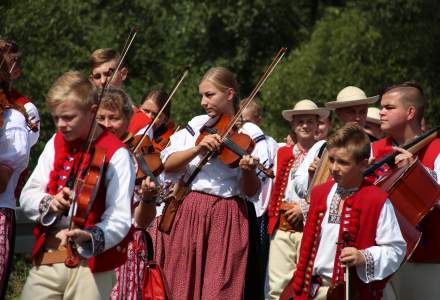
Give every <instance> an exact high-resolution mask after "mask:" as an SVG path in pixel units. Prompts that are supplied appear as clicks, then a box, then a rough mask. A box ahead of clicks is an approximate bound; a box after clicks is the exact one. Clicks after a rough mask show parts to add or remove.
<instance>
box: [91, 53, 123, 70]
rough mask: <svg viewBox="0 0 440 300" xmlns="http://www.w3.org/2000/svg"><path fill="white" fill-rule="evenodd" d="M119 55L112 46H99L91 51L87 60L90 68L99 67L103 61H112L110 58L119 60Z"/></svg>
mask: <svg viewBox="0 0 440 300" xmlns="http://www.w3.org/2000/svg"><path fill="white" fill-rule="evenodd" d="M120 57H121V56H120V55H119V53H118V52H116V51H115V50H113V49H112V48H101V49H96V50H95V51H93V53H92V54H91V55H90V56H89V62H90V67H91V68H92V69H94V68H96V67H99V66H100V65H102V64H103V63H106V62H109V61H112V60H119V59H120Z"/></svg>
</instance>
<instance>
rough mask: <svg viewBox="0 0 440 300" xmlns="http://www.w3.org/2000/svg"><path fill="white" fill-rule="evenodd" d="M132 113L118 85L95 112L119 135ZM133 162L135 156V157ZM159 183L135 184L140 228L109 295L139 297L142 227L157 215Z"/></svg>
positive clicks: (105, 94)
mask: <svg viewBox="0 0 440 300" xmlns="http://www.w3.org/2000/svg"><path fill="white" fill-rule="evenodd" d="M132 115H133V109H132V106H131V100H130V98H129V97H128V95H127V94H126V93H125V92H124V91H122V90H119V89H113V88H110V89H106V90H105V91H104V95H103V98H102V100H101V104H100V107H99V110H98V113H97V115H96V119H97V121H98V123H99V124H100V125H102V126H104V127H105V128H107V130H109V131H110V132H111V133H113V134H114V135H115V136H116V137H117V138H118V139H122V138H123V137H124V135H125V134H126V132H127V128H128V125H129V121H130V118H131V116H132ZM133 162H134V160H133ZM156 194H157V187H156V185H155V183H154V182H153V180H150V178H149V177H147V178H146V179H144V180H143V181H142V183H141V185H139V186H136V188H135V193H134V197H133V200H134V201H133V206H134V207H135V208H134V214H133V217H134V226H135V227H136V228H138V229H139V230H137V231H135V233H134V234H133V241H132V242H130V243H129V244H128V250H127V261H126V263H125V264H123V265H121V266H120V267H118V268H117V269H116V284H115V286H114V287H113V289H112V293H111V296H110V299H137V298H138V294H137V293H138V290H139V286H142V280H143V266H144V265H143V262H142V261H141V260H140V258H139V254H140V253H141V252H143V253H144V255H145V251H146V250H145V249H144V248H142V247H141V246H142V237H141V234H142V232H141V231H142V230H144V229H145V228H146V227H147V226H148V225H149V224H150V223H151V221H152V220H153V219H154V217H155V215H156V201H155V197H156Z"/></svg>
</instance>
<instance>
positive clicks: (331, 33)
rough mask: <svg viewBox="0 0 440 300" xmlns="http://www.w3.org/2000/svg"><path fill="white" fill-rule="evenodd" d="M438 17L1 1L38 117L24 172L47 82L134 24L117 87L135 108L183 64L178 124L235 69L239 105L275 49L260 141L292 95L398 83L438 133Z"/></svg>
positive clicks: (278, 134) (0, 23)
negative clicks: (201, 91)
mask: <svg viewBox="0 0 440 300" xmlns="http://www.w3.org/2000/svg"><path fill="white" fill-rule="evenodd" d="M439 19H440V2H439V1H436V0H393V1H391V0H371V1H360V0H346V1H343V0H333V1H332V0H295V1H289V0H284V1H283V0H272V1H264V0H249V1H242V0H235V1H230V0H226V1H225V0H223V1H219V0H211V1H203V0H180V1H166V0H162V1H160V0H131V1H126V0H112V1H106V0H89V1H73V0H58V1H51V0H33V1H30V0H2V1H1V3H0V36H2V37H7V38H11V39H14V40H16V41H17V42H18V44H19V45H20V47H21V49H22V52H23V63H22V69H23V75H22V78H20V80H19V81H18V82H17V83H16V86H17V88H18V89H19V90H20V91H21V92H22V93H23V94H24V95H26V96H28V97H30V98H32V99H33V100H34V102H35V104H36V105H37V106H38V108H39V110H40V114H41V116H42V130H41V138H40V141H39V143H38V144H37V145H36V146H35V147H34V149H33V153H32V159H31V166H33V165H35V163H36V159H37V158H38V155H39V153H40V152H41V151H42V149H43V147H44V144H45V142H46V141H47V140H48V139H49V137H50V136H51V135H52V134H53V132H54V126H53V123H52V120H51V117H50V113H49V111H48V109H47V107H46V106H45V104H44V99H45V94H46V93H47V90H48V89H49V87H50V85H51V84H52V83H53V81H54V80H55V79H56V78H57V77H58V76H60V75H61V74H62V73H64V72H65V71H67V70H69V69H77V70H81V71H83V72H84V73H85V74H88V73H89V72H90V69H89V65H88V56H89V55H90V53H91V52H92V51H93V50H95V49H97V48H103V47H112V48H116V49H120V48H121V47H122V46H123V43H124V41H125V39H126V37H127V35H128V33H129V30H130V28H131V27H133V26H136V27H138V28H139V34H138V35H137V37H136V40H135V42H134V44H133V46H132V48H131V50H130V52H129V54H128V59H127V65H128V68H129V78H128V80H127V81H126V84H125V89H126V91H127V92H128V93H129V94H130V95H131V97H132V99H133V100H134V102H135V103H139V102H140V100H141V97H142V96H143V95H144V94H145V93H146V92H147V91H148V90H149V89H151V88H153V87H161V88H164V89H165V90H169V89H170V88H171V86H172V85H173V83H174V80H175V79H176V78H177V77H178V75H179V73H180V72H181V70H182V68H183V66H185V65H187V64H190V65H191V66H192V68H191V72H190V75H189V76H188V77H187V79H186V80H185V81H184V83H183V85H182V86H181V88H180V89H179V90H178V92H177V94H176V96H175V98H174V99H173V103H172V105H173V109H172V114H173V119H175V121H176V123H178V124H185V123H186V122H187V121H188V120H189V119H190V118H191V117H193V116H194V115H196V114H198V113H201V112H202V111H201V107H200V104H199V102H200V100H199V97H198V89H197V85H198V81H199V79H200V78H201V76H202V75H203V73H204V72H205V71H206V70H207V69H209V68H210V67H212V66H218V65H221V66H225V67H228V68H230V69H231V70H233V71H234V72H235V73H236V74H237V77H238V79H239V81H240V83H241V91H240V92H241V95H242V96H243V97H244V96H246V95H248V94H249V92H250V91H251V89H252V87H253V85H254V84H255V81H256V80H257V78H258V77H259V75H260V73H261V72H262V71H263V69H264V67H265V66H266V65H267V64H268V63H269V62H270V60H271V58H272V57H273V55H274V54H275V53H276V52H277V50H278V49H279V48H280V47H281V46H284V47H287V48H288V49H289V55H288V56H287V58H286V59H285V60H284V61H283V62H282V63H281V64H280V65H279V67H278V68H277V69H276V70H275V72H274V73H273V75H272V76H271V77H270V78H269V80H268V81H267V83H266V84H265V85H264V86H263V89H262V90H261V93H260V94H259V96H258V101H259V102H260V104H261V105H262V107H263V112H264V116H263V117H264V122H263V125H262V127H263V129H264V130H265V131H266V132H267V133H268V134H269V135H272V136H274V137H275V138H277V139H279V140H280V139H282V137H283V136H285V134H286V133H287V132H288V131H289V127H288V124H286V123H285V122H284V121H283V120H282V118H281V115H280V112H281V110H283V109H288V108H291V107H293V106H294V104H295V103H296V102H297V101H298V100H300V99H304V98H308V99H313V100H315V101H317V102H319V103H320V104H323V103H324V102H326V101H330V100H333V99H334V98H335V97H336V95H337V93H338V91H339V90H340V89H342V88H343V87H344V86H347V85H355V86H359V87H361V88H362V89H364V90H365V91H366V93H367V95H375V94H378V93H379V92H380V90H381V89H382V88H383V87H385V86H387V85H389V84H391V83H397V82H402V81H406V80H416V81H418V82H419V83H421V85H422V86H423V87H424V89H425V93H426V95H427V98H428V99H429V106H428V110H427V120H428V125H429V126H431V127H432V126H434V125H438V117H439V115H440V112H439V108H440V101H439V100H440V99H439V88H440V80H439V79H440V78H439V77H440V70H439V69H440V51H439V50H440V27H439V26H438V24H439V21H440V20H439Z"/></svg>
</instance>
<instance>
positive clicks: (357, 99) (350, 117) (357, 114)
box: [292, 86, 379, 198]
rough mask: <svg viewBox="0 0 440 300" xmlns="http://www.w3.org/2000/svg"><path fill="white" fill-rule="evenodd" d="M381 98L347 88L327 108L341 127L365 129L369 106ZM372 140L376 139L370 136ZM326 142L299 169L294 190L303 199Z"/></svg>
mask: <svg viewBox="0 0 440 300" xmlns="http://www.w3.org/2000/svg"><path fill="white" fill-rule="evenodd" d="M378 99H379V96H373V97H368V96H367V95H366V94H365V92H364V91H363V90H361V89H360V88H358V87H355V86H347V87H345V88H343V89H342V90H341V91H339V93H338V95H337V96H336V100H335V101H330V102H327V103H326V104H325V106H326V107H327V108H329V109H331V110H334V111H335V114H336V116H337V117H338V119H339V120H340V122H341V125H342V126H343V125H345V124H347V123H356V124H357V125H359V126H361V127H364V126H365V123H366V120H367V110H368V105H369V104H373V103H375V102H376V101H377V100H378ZM369 138H370V140H372V139H374V140H375V138H374V137H372V136H369ZM325 143H326V141H325V140H320V141H318V142H316V143H315V144H314V145H313V146H312V147H311V148H310V150H309V152H308V153H307V156H306V157H305V158H304V161H303V163H302V164H301V165H300V166H299V167H298V170H297V172H296V177H295V180H294V181H293V183H292V185H293V189H294V190H295V192H296V193H297V194H298V195H299V196H300V197H302V198H304V197H306V195H307V192H308V189H309V179H310V176H309V173H314V172H315V169H316V166H317V165H318V161H319V159H318V158H317V156H318V154H319V153H322V150H323V148H324V147H325Z"/></svg>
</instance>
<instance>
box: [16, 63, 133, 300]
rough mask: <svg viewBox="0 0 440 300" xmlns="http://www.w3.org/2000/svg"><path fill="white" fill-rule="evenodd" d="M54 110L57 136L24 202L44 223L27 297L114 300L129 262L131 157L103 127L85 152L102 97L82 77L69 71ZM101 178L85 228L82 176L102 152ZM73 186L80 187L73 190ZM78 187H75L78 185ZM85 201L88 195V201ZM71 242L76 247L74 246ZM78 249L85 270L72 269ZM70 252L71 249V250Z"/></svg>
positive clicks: (56, 90)
mask: <svg viewBox="0 0 440 300" xmlns="http://www.w3.org/2000/svg"><path fill="white" fill-rule="evenodd" d="M46 103H47V105H48V106H49V108H50V110H51V113H52V116H53V119H54V121H55V125H56V127H57V129H58V131H57V133H56V134H55V135H54V136H53V137H52V138H51V139H50V140H49V142H48V143H47V144H46V146H45V148H44V150H43V152H42V154H41V156H40V158H39V160H38V164H37V166H36V168H35V170H34V172H33V173H32V175H31V177H30V178H29V180H28V182H27V183H26V185H25V187H24V189H23V192H22V194H21V197H20V203H21V206H22V207H23V210H24V212H25V214H26V215H27V216H28V217H29V218H30V219H32V220H33V221H35V222H37V227H36V229H35V230H34V233H35V235H36V243H35V245H34V249H33V252H32V255H33V265H34V266H33V267H32V269H31V271H30V273H29V276H28V278H27V281H26V284H25V286H24V288H23V291H22V295H21V297H22V299H48V298H55V299H56V298H59V299H62V298H69V299H81V300H83V299H107V298H108V297H109V295H110V291H111V289H112V286H113V283H114V269H115V268H116V267H117V266H119V265H121V264H123V263H124V262H125V260H126V252H127V249H126V247H127V241H126V240H124V237H125V236H126V235H127V233H128V231H129V229H130V226H131V196H132V192H133V186H134V167H133V165H132V162H131V159H130V155H129V153H128V151H127V150H126V149H125V148H124V144H123V143H122V142H120V141H119V140H118V139H117V138H116V137H114V136H113V135H112V134H111V133H109V132H108V131H107V130H105V129H103V128H102V127H99V126H98V127H97V128H96V132H95V135H94V136H92V138H91V140H92V142H91V149H92V151H90V152H88V153H85V152H86V150H85V147H84V146H83V145H85V144H86V143H87V138H88V133H89V130H90V128H91V126H92V125H93V124H94V121H95V120H94V117H95V113H94V112H95V110H96V109H97V93H96V91H95V89H94V87H93V85H92V84H91V83H90V81H89V80H88V79H87V78H86V77H84V76H82V75H81V74H80V73H79V72H74V71H69V72H67V73H65V74H64V75H62V76H61V77H60V78H58V79H57V80H56V81H55V83H54V84H53V85H52V87H51V88H50V90H49V92H48V95H47V98H46ZM102 149H103V151H105V157H104V158H103V165H101V166H98V167H102V169H101V170H102V175H101V177H102V178H101V180H100V181H98V182H99V183H98V186H95V187H94V189H93V191H92V192H90V191H89V192H90V194H95V193H94V192H96V194H95V195H94V196H95V197H93V196H90V195H89V198H87V199H88V201H86V202H87V203H86V206H87V208H86V214H85V216H83V217H84V218H85V223H84V225H83V226H81V224H79V223H78V222H77V221H76V219H74V220H75V222H74V223H73V226H69V222H70V219H71V217H72V215H74V216H76V217H80V216H77V215H75V214H76V213H77V211H79V210H80V209H79V203H76V204H78V205H75V206H76V208H77V209H76V211H75V210H74V209H73V202H72V201H75V200H76V199H77V197H78V196H82V195H81V193H82V192H83V189H81V188H79V189H78V188H77V187H78V185H77V184H76V183H77V182H78V181H77V180H78V177H81V178H83V179H84V180H86V179H87V178H84V175H85V173H86V172H85V170H87V167H88V166H89V164H90V161H91V159H92V157H93V156H94V155H95V154H96V153H99V152H100V151H99V150H101V151H102ZM72 182H73V184H72ZM75 182H76V183H75ZM83 196H84V197H86V196H87V195H83ZM68 240H70V241H68ZM68 244H73V246H72V248H73V251H74V252H77V254H78V255H79V257H80V262H79V265H77V266H74V267H73V268H68V267H67V266H66V265H65V260H66V257H67V250H66V247H67V246H68ZM67 248H69V247H67Z"/></svg>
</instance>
